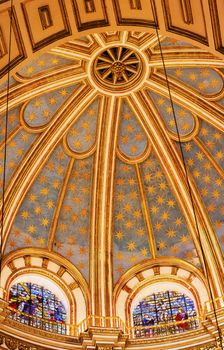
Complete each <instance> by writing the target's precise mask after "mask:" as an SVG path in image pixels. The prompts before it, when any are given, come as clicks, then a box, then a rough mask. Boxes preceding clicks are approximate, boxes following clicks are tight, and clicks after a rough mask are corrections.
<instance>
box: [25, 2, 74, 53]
mask: <svg viewBox="0 0 224 350" xmlns="http://www.w3.org/2000/svg"><path fill="white" fill-rule="evenodd" d="M47 1H48V3H47V4H46V5H45V6H44V7H42V6H41V4H42V2H41V1H40V0H37V1H36V0H35V1H33V0H27V1H24V2H23V3H22V4H21V6H22V11H23V15H24V18H25V23H26V28H27V32H28V35H29V38H30V42H31V45H32V49H33V52H35V51H37V50H39V49H40V48H42V47H44V46H46V45H49V44H50V43H52V42H54V41H56V40H59V39H62V38H65V37H67V36H69V35H71V34H72V33H71V28H70V24H69V21H68V15H67V10H66V7H65V2H64V0H57V1H56V0H55V1H54V7H55V10H54V11H52V10H53V8H52V3H51V2H50V1H49V0H47ZM50 5H51V6H50ZM41 8H45V14H44V13H42V14H41V16H40V23H39V26H38V28H37V27H36V28H35V29H34V28H33V26H32V16H33V15H35V13H36V15H38V14H39V15H40V9H41ZM58 9H59V11H58V13H57V10H58ZM46 10H47V11H48V12H46ZM58 16H59V18H60V20H59V19H58ZM54 18H55V21H54ZM56 18H57V20H56ZM54 23H55V25H54ZM58 23H60V24H58ZM49 27H51V32H50V33H51V34H50V35H48V31H47V30H46V29H48V28H49ZM43 31H46V33H45V34H44V33H43ZM52 31H53V33H52ZM41 32H42V33H41ZM41 38H42V39H41Z"/></svg>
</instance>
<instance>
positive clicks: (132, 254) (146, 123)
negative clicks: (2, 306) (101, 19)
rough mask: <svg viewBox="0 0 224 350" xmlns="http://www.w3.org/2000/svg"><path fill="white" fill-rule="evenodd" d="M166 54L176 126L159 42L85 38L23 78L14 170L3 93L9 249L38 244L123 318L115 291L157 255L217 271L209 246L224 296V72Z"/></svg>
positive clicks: (14, 97)
mask: <svg viewBox="0 0 224 350" xmlns="http://www.w3.org/2000/svg"><path fill="white" fill-rule="evenodd" d="M161 46H162V50H163V55H164V59H165V64H166V67H167V74H168V77H169V84H170V88H171V95H172V101H173V107H174V111H175V115H176V119H177V124H176V122H175V119H174V116H173V109H172V105H171V101H170V97H169V91H168V87H167V82H166V77H165V72H164V67H163V62H162V58H161V54H160V50H159V46H158V40H157V37H156V35H152V34H148V33H140V32H108V33H103V34H92V35H88V36H85V37H81V38H80V39H79V40H73V41H69V42H67V43H66V44H63V45H61V46H59V47H56V48H53V49H52V50H50V51H48V52H46V53H43V54H42V55H39V56H37V57H36V58H35V60H33V61H31V62H29V63H28V64H26V65H25V66H24V67H22V68H21V69H20V70H19V71H18V72H17V73H16V74H14V76H13V77H12V78H11V81H10V100H9V113H8V114H9V115H8V122H9V126H8V137H7V152H6V154H7V158H6V164H5V165H4V130H5V124H4V123H5V118H4V117H5V109H6V94H5V93H4V92H2V98H3V104H2V105H1V107H0V113H1V130H2V132H1V141H0V142H1V144H0V150H1V153H0V155H1V160H0V161H1V165H0V170H1V177H2V176H3V170H4V166H6V189H5V194H4V199H5V207H4V209H5V213H4V234H3V246H4V254H6V255H8V254H10V252H12V251H15V250H17V249H21V248H32V247H33V248H34V247H35V248H39V249H42V250H43V251H50V252H54V253H55V254H56V255H57V254H58V255H60V256H62V257H64V258H65V259H67V260H69V261H70V262H72V264H74V265H75V267H76V268H77V269H78V270H79V271H80V272H81V273H82V275H83V276H84V278H85V279H86V281H87V283H89V285H90V290H91V295H92V311H93V314H94V313H95V314H104V315H105V314H112V313H113V310H112V291H113V287H114V286H115V285H116V283H118V281H119V279H121V278H122V275H123V274H124V273H127V271H128V270H129V271H131V269H133V268H134V267H135V266H136V265H137V264H139V265H140V264H145V263H146V261H149V260H150V259H153V261H156V259H162V258H163V257H166V258H167V257H168V258H170V260H171V261H172V259H173V258H175V261H180V263H181V261H187V262H188V263H189V264H191V265H193V266H194V268H196V269H198V270H200V273H204V258H205V257H204V255H203V254H202V251H201V245H202V247H203V250H204V251H206V252H208V255H207V256H206V259H207V264H208V266H209V269H210V271H211V274H212V276H213V277H212V278H213V282H214V283H213V288H214V291H215V293H216V294H217V295H218V294H221V293H223V291H222V290H221V288H222V287H221V283H220V280H221V271H222V269H223V255H222V250H221V249H222V248H223V247H224V234H223V229H224V223H223V213H224V207H223V198H224V188H223V162H224V152H223V149H224V147H223V145H224V143H223V142H224V141H223V113H222V109H223V106H224V97H223V96H224V95H223V89H224V87H223V74H224V63H223V62H222V61H221V60H220V59H217V58H216V57H213V56H212V55H211V54H208V53H207V52H204V51H203V50H201V49H198V48H197V47H193V46H192V45H190V44H189V43H185V42H182V41H178V40H175V39H172V38H164V37H161ZM174 58H175V59H174ZM177 127H178V132H177ZM179 141H180V142H179ZM181 150H182V152H181ZM181 153H182V154H181ZM182 155H183V156H184V162H183V158H182ZM184 163H185V164H184ZM184 165H186V168H185V166H184ZM186 171H187V177H186ZM1 181H3V178H2V179H1ZM189 185H190V190H189ZM195 219H196V221H195ZM178 259H179V260H178ZM219 286H220V287H219ZM108 306H110V307H108Z"/></svg>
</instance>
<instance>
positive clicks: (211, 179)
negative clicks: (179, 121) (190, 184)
mask: <svg viewBox="0 0 224 350" xmlns="http://www.w3.org/2000/svg"><path fill="white" fill-rule="evenodd" d="M199 137H200V138H201V139H202V140H203V141H200V139H199ZM199 137H198V139H197V138H196V139H195V140H192V141H190V142H187V143H183V144H182V148H183V154H184V159H185V162H186V165H187V169H188V173H189V175H190V176H191V178H192V179H193V181H194V183H195V185H196V188H197V189H198V193H199V196H200V199H201V201H202V202H203V205H204V211H205V212H206V213H207V215H208V217H209V218H210V222H211V224H212V227H213V230H214V232H215V233H216V235H217V237H218V239H219V242H220V245H221V247H222V249H223V252H224V231H223V230H224V221H223V217H224V216H223V215H224V204H223V198H224V179H223V177H224V174H223V168H222V167H221V165H220V163H219V162H220V156H221V155H223V149H224V142H223V135H222V137H221V138H220V132H219V131H218V130H215V129H214V128H212V127H211V126H209V124H207V123H205V122H202V125H201V129H200V133H199ZM217 137H218V140H217ZM206 139H207V141H206ZM206 143H207V144H206ZM216 143H218V147H217V148H216V151H215V152H214V148H213V151H212V152H210V150H211V147H213V144H214V145H215V144H216ZM214 147H215V146H214ZM220 147H221V148H220ZM217 155H218V158H217ZM218 161H219V162H218Z"/></svg>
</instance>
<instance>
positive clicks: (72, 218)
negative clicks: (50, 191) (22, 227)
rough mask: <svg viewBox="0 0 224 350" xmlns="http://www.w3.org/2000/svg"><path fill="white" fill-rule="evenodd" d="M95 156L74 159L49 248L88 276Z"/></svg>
mask: <svg viewBox="0 0 224 350" xmlns="http://www.w3.org/2000/svg"><path fill="white" fill-rule="evenodd" d="M93 170H94V156H93V155H92V156H90V157H88V158H86V159H80V160H75V159H73V158H71V160H70V169H69V172H68V174H67V180H66V183H64V188H63V191H62V193H61V198H60V201H59V203H58V213H59V214H57V215H56V217H57V216H58V215H59V217H58V219H56V221H57V225H56V227H55V232H54V233H53V235H54V240H53V245H52V247H50V248H51V249H53V250H54V251H55V252H57V253H60V254H61V255H63V256H65V257H66V258H67V259H68V260H70V261H71V262H72V263H73V264H74V265H75V266H76V267H77V268H78V269H79V270H80V271H81V272H82V273H83V275H84V277H85V278H86V280H87V281H88V278H89V240H90V230H91V209H92V205H91V202H92V200H91V198H92V181H93Z"/></svg>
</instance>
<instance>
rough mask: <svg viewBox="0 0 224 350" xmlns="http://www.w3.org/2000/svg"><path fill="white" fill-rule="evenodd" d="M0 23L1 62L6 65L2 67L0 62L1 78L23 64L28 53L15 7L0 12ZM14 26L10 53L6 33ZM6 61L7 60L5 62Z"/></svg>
mask: <svg viewBox="0 0 224 350" xmlns="http://www.w3.org/2000/svg"><path fill="white" fill-rule="evenodd" d="M0 23H3V26H1V28H0V30H1V31H0V61H1V60H2V59H3V60H4V61H3V62H7V63H5V65H1V62H0V78H1V77H2V76H4V75H5V74H7V72H8V69H9V68H10V69H12V68H14V67H15V66H16V65H17V64H19V63H20V62H22V61H23V60H24V59H25V58H26V51H25V47H24V43H23V40H22V33H21V31H20V28H19V22H18V19H17V15H16V10H15V7H14V6H12V7H11V8H7V10H4V11H2V12H1V11H0ZM10 24H11V25H12V31H11V43H12V45H15V46H14V47H13V46H12V48H11V50H10V53H9V48H8V47H7V41H6V36H5V35H4V32H5V31H6V32H7V30H8V29H7V28H9V27H10ZM9 55H10V63H9V58H8V57H9ZM5 59H6V60H5Z"/></svg>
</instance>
